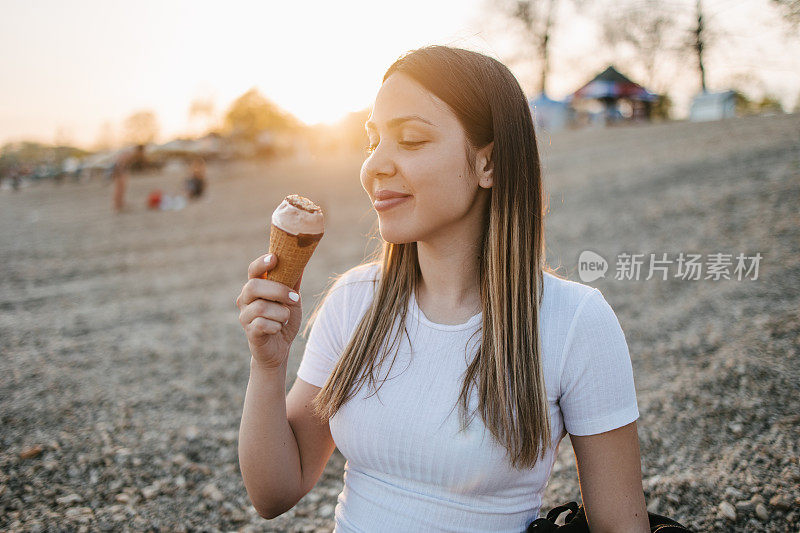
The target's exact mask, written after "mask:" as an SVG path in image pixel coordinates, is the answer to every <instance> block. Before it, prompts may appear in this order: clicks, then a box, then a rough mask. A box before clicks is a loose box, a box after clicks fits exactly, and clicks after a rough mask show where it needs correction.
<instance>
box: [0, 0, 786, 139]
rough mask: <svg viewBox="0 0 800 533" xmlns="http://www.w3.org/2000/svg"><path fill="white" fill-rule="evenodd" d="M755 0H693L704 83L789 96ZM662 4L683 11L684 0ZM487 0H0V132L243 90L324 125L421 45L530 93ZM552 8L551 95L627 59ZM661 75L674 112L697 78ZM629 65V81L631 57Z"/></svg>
mask: <svg viewBox="0 0 800 533" xmlns="http://www.w3.org/2000/svg"><path fill="white" fill-rule="evenodd" d="M634 1H636V0H634ZM768 1H769V0H742V1H738V2H737V1H732V0H706V2H707V5H708V6H709V7H708V11H709V13H710V14H711V16H710V18H709V25H711V22H713V23H714V24H715V25H717V26H718V27H719V28H722V29H724V32H723V33H724V34H723V35H722V39H721V43H720V45H718V46H716V47H714V48H712V49H710V50H709V54H708V55H709V57H708V66H707V68H708V79H709V82H710V86H711V89H712V90H714V89H725V88H727V85H730V83H732V82H737V83H740V84H743V85H746V86H747V87H748V88H750V89H751V90H752V91H754V92H759V91H760V92H771V93H774V94H776V95H777V96H779V97H780V98H781V99H782V101H783V103H784V105H785V106H788V107H789V108H792V107H793V106H794V105H795V102H796V101H797V98H798V96H799V95H800V59H798V58H800V49H798V48H797V41H793V42H792V44H791V47H790V46H789V44H787V43H788V41H787V39H786V38H785V36H783V34H781V33H780V32H778V31H777V30H776V31H765V30H764V28H775V27H776V16H775V15H774V14H773V15H770V13H771V12H770V11H769V10H766V9H764V6H765V5H766V4H767V3H768ZM667 4H668V5H669V6H670V8H671V9H676V10H680V11H686V12H688V10H689V8H690V7H691V5H693V4H694V0H669V1H668V2H667ZM490 5H491V3H490V0H437V1H430V0H405V1H404V2H385V3H384V2H376V1H374V0H373V1H371V2H366V1H347V0H339V1H336V2H331V1H307V2H297V3H295V2H273V1H258V2H244V1H227V2H224V3H223V2H213V3H212V2H203V1H198V0H195V1H192V2H186V1H177V0H173V1H170V0H160V1H150V0H140V1H137V2H121V1H120V2H118V1H108V0H104V1H97V0H84V1H74V2H63V1H59V2H56V1H50V0H31V1H21V0H19V1H12V0H0V10H1V12H2V16H0V49H2V50H3V51H4V52H3V53H2V54H0V76H2V77H0V144H4V143H5V142H8V141H17V140H23V139H25V140H36V141H40V142H46V143H53V142H56V141H66V142H69V143H72V144H76V145H79V146H83V147H87V148H89V147H91V146H92V145H93V144H94V143H95V142H96V141H97V139H98V136H99V134H100V130H101V128H102V127H103V124H110V127H111V130H112V131H113V132H116V134H117V135H118V136H119V134H120V132H121V124H122V123H123V121H124V119H125V118H126V117H127V116H129V115H130V114H132V113H133V112H136V111H141V110H152V111H154V112H155V113H156V115H157V117H158V121H159V124H160V138H159V140H161V141H166V140H169V139H172V138H174V137H176V136H179V135H186V134H189V133H192V132H196V131H199V130H197V128H198V124H197V123H190V120H189V113H188V112H189V106H190V104H191V102H192V101H193V100H195V99H210V100H212V101H213V102H214V104H215V109H216V111H217V113H218V114H220V115H221V114H222V113H223V112H224V110H225V108H227V106H228V105H229V104H230V103H231V102H232V101H233V100H234V99H235V98H236V97H238V96H239V95H241V94H242V93H244V92H245V91H247V90H248V89H250V88H252V87H257V88H258V89H259V90H260V91H261V93H262V94H264V95H265V96H266V97H267V98H269V99H270V100H272V101H273V102H275V103H276V104H277V105H279V106H280V107H282V108H283V109H285V110H287V111H289V112H290V113H292V114H294V115H295V116H297V117H298V118H300V119H301V120H302V121H304V122H306V123H308V124H315V123H319V122H325V123H332V122H334V121H336V120H337V119H338V118H340V117H342V116H343V115H345V114H346V113H348V112H350V111H355V110H360V109H364V108H366V107H368V106H369V105H370V104H371V103H372V101H373V100H374V97H375V94H376V93H377V90H378V88H379V87H380V80H381V77H382V75H383V73H384V71H385V70H386V68H388V66H389V65H390V64H391V63H392V62H393V61H394V60H395V59H397V57H399V56H400V55H402V54H403V53H404V52H406V51H408V50H411V49H413V48H416V47H419V46H424V45H426V44H449V45H452V46H459V47H463V48H470V49H473V50H478V51H481V52H483V53H486V54H488V55H491V56H493V57H496V58H498V59H500V60H501V61H504V62H505V63H506V64H508V65H509V67H510V68H511V70H512V72H514V74H515V75H516V76H517V78H518V79H519V80H520V83H521V85H522V86H523V89H525V91H526V92H527V93H528V94H529V95H531V96H533V94H534V92H535V88H536V72H537V71H536V69H535V68H534V66H533V65H532V64H531V63H530V62H526V61H525V60H524V57H525V52H524V48H523V46H522V45H521V44H520V41H519V40H518V38H517V36H516V33H515V32H514V31H513V30H514V27H513V24H510V23H508V22H504V21H502V20H501V19H497V18H496V17H493V16H492V10H491V8H490V7H489V6H490ZM609 5H612V6H613V5H617V4H616V3H615V2H610V3H609ZM561 10H562V11H560V12H559V15H560V16H561V17H562V20H564V21H566V22H567V23H562V24H561V25H560V26H559V28H558V30H557V33H556V34H555V35H554V36H553V39H552V43H553V49H552V52H551V57H552V58H553V60H552V61H553V69H552V71H551V74H550V80H549V83H548V93H549V95H550V96H551V97H554V98H563V97H564V96H566V95H567V94H569V93H571V92H572V91H574V90H575V89H577V88H578V87H579V86H580V85H582V84H583V83H585V82H586V81H588V80H589V79H591V78H592V77H593V76H594V75H595V74H597V73H598V72H600V71H602V70H603V69H604V68H605V67H606V66H607V64H609V63H612V62H613V63H617V64H618V63H619V62H620V61H622V62H623V63H624V57H625V54H624V51H616V52H614V51H611V50H604V49H601V48H600V47H599V46H598V44H597V43H598V35H597V33H596V31H595V30H594V27H593V24H592V20H591V19H587V18H586V17H583V18H581V17H580V16H575V15H576V13H575V12H574V10H571V8H570V7H569V6H568V5H567V4H564V7H562V8H561ZM578 15H579V14H578ZM754 21H755V22H754ZM790 50H793V52H792V53H790ZM520 56H521V57H522V60H520ZM512 58H514V59H512ZM670 69H672V70H670ZM623 72H625V71H624V70H623ZM661 72H662V73H663V78H664V79H665V80H668V82H669V87H667V88H668V89H669V91H670V94H671V95H672V96H673V99H674V100H675V102H676V111H677V112H678V113H677V115H678V118H680V115H681V114H683V115H685V113H686V110H687V109H688V103H689V100H690V98H691V95H692V94H693V93H694V92H696V91H697V88H698V81H697V74H696V72H695V71H694V70H692V69H687V68H686V67H685V65H681V64H673V65H665V66H664V67H663V69H662V70H661ZM626 73H627V74H628V75H630V76H631V77H633V78H634V79H636V76H635V75H636V74H637V72H636V69H635V68H634V67H631V69H630V70H629V71H628V72H626ZM655 89H656V90H660V89H661V88H660V87H656V88H655ZM651 90H653V88H651ZM201 126H202V124H201Z"/></svg>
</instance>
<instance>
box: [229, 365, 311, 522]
mask: <svg viewBox="0 0 800 533" xmlns="http://www.w3.org/2000/svg"><path fill="white" fill-rule="evenodd" d="M285 383H286V365H285V364H284V365H281V366H279V367H277V368H274V369H265V368H262V367H259V366H258V364H257V363H255V362H254V360H253V359H251V361H250V380H249V382H248V383H247V392H246V394H245V398H244V409H243V411H242V422H241V425H240V426H239V467H240V469H241V471H242V479H243V480H244V486H245V488H246V489H247V494H248V496H249V497H250V501H252V502H253V506H254V507H255V509H256V511H258V514H259V515H261V516H263V517H265V518H274V517H275V516H277V515H278V514H280V513H281V512H283V511H282V509H284V507H286V506H287V505H288V506H289V508H291V507H292V506H294V504H295V503H297V500H296V499H295V497H296V496H297V495H298V494H299V493H300V490H301V487H302V474H301V469H300V451H299V448H298V446H297V440H296V439H295V436H294V432H293V431H292V428H291V426H290V425H289V420H288V418H287V416H286V398H285V394H286V393H285V391H286V388H285V387H286V386H285Z"/></svg>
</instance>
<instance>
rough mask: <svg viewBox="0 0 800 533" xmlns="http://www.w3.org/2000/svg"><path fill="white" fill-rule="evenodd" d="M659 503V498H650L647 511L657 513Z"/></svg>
mask: <svg viewBox="0 0 800 533" xmlns="http://www.w3.org/2000/svg"><path fill="white" fill-rule="evenodd" d="M660 505H661V500H660V499H659V498H658V496H656V497H655V498H652V499H651V500H650V503H648V504H647V511H648V512H650V513H656V514H659V512H658V510H659V508H660Z"/></svg>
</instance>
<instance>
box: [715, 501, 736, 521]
mask: <svg viewBox="0 0 800 533" xmlns="http://www.w3.org/2000/svg"><path fill="white" fill-rule="evenodd" d="M719 512H720V514H721V515H722V516H724V517H725V518H727V519H728V520H736V508H735V507H734V506H733V505H731V504H730V503H728V502H720V504H719Z"/></svg>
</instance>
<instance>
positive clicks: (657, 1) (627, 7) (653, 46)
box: [598, 0, 677, 92]
mask: <svg viewBox="0 0 800 533" xmlns="http://www.w3.org/2000/svg"><path fill="white" fill-rule="evenodd" d="M598 17H599V20H600V29H601V36H602V37H601V38H602V39H603V41H604V42H605V43H606V44H608V45H609V46H611V47H612V48H616V47H618V46H624V45H629V46H630V47H631V48H633V50H634V51H635V54H636V56H635V57H636V59H635V61H637V62H638V63H639V64H640V65H641V67H642V70H643V71H644V72H645V76H646V80H645V84H646V85H647V86H648V88H650V89H651V90H657V91H659V92H660V90H661V83H660V80H659V79H658V75H657V72H658V71H657V68H658V65H657V60H658V58H659V56H662V55H664V54H665V53H668V52H670V51H674V50H675V43H674V42H673V39H672V38H671V37H672V36H673V35H674V34H675V31H676V26H677V22H676V20H675V16H674V14H673V12H672V11H670V10H668V9H667V8H666V6H665V5H664V2H663V0H639V1H637V2H632V1H630V0H629V1H628V2H627V3H623V4H616V5H615V8H614V9H603V10H602V12H599V13H598ZM656 87H658V89H656Z"/></svg>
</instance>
